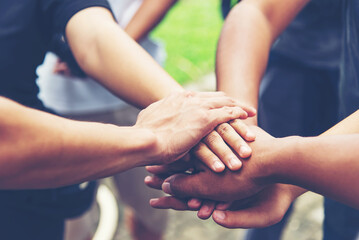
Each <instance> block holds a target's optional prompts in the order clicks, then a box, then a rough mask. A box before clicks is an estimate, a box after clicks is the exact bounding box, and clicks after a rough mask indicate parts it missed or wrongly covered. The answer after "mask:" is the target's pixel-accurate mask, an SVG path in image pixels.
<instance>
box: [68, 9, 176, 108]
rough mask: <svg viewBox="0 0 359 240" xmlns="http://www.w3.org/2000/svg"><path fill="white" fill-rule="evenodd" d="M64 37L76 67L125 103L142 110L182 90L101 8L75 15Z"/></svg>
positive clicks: (108, 13)
mask: <svg viewBox="0 0 359 240" xmlns="http://www.w3.org/2000/svg"><path fill="white" fill-rule="evenodd" d="M66 36H67V39H68V42H69V44H70V47H71V50H72V52H73V53H74V56H75V58H76V60H77V62H78V63H79V65H80V67H81V68H82V69H83V70H84V71H85V72H86V73H87V74H88V75H90V76H91V77H93V78H95V79H97V80H98V81H99V82H100V83H102V84H103V85H104V86H106V87H107V88H109V89H110V90H111V91H112V92H113V93H115V94H116V95H118V96H120V97H121V98H123V99H125V100H126V101H129V102H131V103H133V104H135V105H137V106H141V107H146V106H148V105H149V104H151V103H153V102H155V101H158V100H160V99H162V98H163V97H165V96H167V95H168V94H170V93H171V92H175V91H183V89H182V87H181V86H180V85H179V84H178V83H177V82H176V81H174V80H173V78H172V77H170V76H169V75H168V74H167V73H166V72H165V71H164V70H163V69H162V68H161V67H160V66H159V65H158V64H157V63H156V62H155V61H154V60H153V59H152V58H151V56H150V55H149V54H148V53H147V52H146V51H145V50H143V49H142V48H141V47H140V46H139V45H138V44H137V43H136V42H135V41H133V40H132V39H131V38H130V37H129V36H128V35H127V34H126V33H125V32H124V31H123V30H122V29H121V28H120V27H119V26H118V25H117V23H116V22H115V21H114V19H113V17H112V15H111V13H110V12H109V11H108V10H107V9H105V8H98V7H92V8H88V9H85V10H82V11H80V12H79V13H77V14H76V15H75V16H73V17H72V18H71V20H70V21H69V23H68V25H67V27H66Z"/></svg>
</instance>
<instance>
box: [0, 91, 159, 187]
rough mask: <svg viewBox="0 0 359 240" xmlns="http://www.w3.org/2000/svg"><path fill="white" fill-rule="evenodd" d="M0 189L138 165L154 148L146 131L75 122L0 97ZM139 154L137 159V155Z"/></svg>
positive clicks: (61, 181) (77, 178)
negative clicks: (151, 148)
mask: <svg viewBox="0 0 359 240" xmlns="http://www.w3.org/2000/svg"><path fill="white" fill-rule="evenodd" d="M0 111H1V115H2V117H1V119H0V135H1V139H2V140H1V146H0V163H1V167H0V188H1V189H16V188H48V187H58V186H63V185H67V184H71V183H79V182H82V181H86V180H89V179H96V178H100V177H105V176H108V175H111V174H114V173H116V172H121V171H124V170H127V169H130V168H133V167H135V166H138V165H141V162H142V163H143V161H144V159H145V158H146V156H148V153H149V150H150V147H153V146H154V144H155V140H156V139H155V136H154V134H153V133H152V132H151V131H149V130H146V129H134V128H119V127H116V126H114V125H105V124H100V123H90V122H88V123H87V122H77V121H72V120H68V119H65V118H60V117H57V116H54V115H51V114H48V113H44V112H41V111H37V110H34V109H31V108H27V107H24V106H22V105H19V104H17V103H15V102H12V101H10V100H8V99H5V98H0ZM141 154H143V157H141Z"/></svg>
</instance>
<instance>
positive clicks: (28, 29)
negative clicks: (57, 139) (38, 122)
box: [0, 0, 109, 109]
mask: <svg viewBox="0 0 359 240" xmlns="http://www.w3.org/2000/svg"><path fill="white" fill-rule="evenodd" d="M91 6H101V7H105V8H108V9H109V5H108V3H107V1H106V0H1V1H0V95H2V96H5V97H8V98H10V99H13V100H15V101H17V102H19V103H22V104H24V105H27V106H30V107H33V108H39V109H42V108H43V107H42V104H41V102H40V101H39V100H38V98H37V94H38V87H37V85H36V83H35V80H36V74H35V70H36V67H37V66H38V65H39V64H41V63H42V61H43V58H44V56H45V53H46V52H47V51H48V50H49V42H50V40H51V38H52V36H53V35H54V34H55V33H57V34H58V33H61V34H63V33H64V31H65V27H66V24H67V22H68V21H69V19H70V18H71V17H72V16H73V15H74V14H76V13H77V12H78V11H80V10H82V9H84V8H87V7H91Z"/></svg>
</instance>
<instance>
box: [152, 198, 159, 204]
mask: <svg viewBox="0 0 359 240" xmlns="http://www.w3.org/2000/svg"><path fill="white" fill-rule="evenodd" d="M158 199H159V198H152V199H150V204H153V203H156V202H157V201H158Z"/></svg>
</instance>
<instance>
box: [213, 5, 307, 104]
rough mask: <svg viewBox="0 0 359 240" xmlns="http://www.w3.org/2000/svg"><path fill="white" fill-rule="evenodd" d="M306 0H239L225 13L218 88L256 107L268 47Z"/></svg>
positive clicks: (219, 45) (218, 67)
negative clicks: (226, 14) (239, 0)
mask: <svg viewBox="0 0 359 240" xmlns="http://www.w3.org/2000/svg"><path fill="white" fill-rule="evenodd" d="M307 2H309V0H293V1H281V0H268V1H261V0H243V1H242V2H241V3H239V4H237V5H236V6H235V7H234V8H233V10H232V11H231V12H230V14H229V15H228V17H227V19H226V21H225V24H224V26H223V30H222V33H221V37H220V40H219V44H218V50H217V63H216V71H217V84H218V86H217V87H218V89H219V90H220V91H224V92H225V93H227V94H228V95H229V96H232V97H235V98H237V99H240V100H241V101H243V102H244V103H247V104H249V105H250V106H253V107H255V108H257V105H258V92H259V84H260V80H261V78H262V75H263V74H264V71H265V68H266V66H267V61H268V55H269V51H270V48H271V46H272V44H273V42H274V41H275V39H276V38H277V37H278V35H279V34H280V33H281V32H282V31H283V30H284V29H285V27H286V26H287V25H288V24H289V23H290V22H291V20H292V19H293V18H294V17H295V16H296V14H297V13H298V12H299V11H300V10H301V9H302V8H303V6H304V5H305V4H306V3H307Z"/></svg>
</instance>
